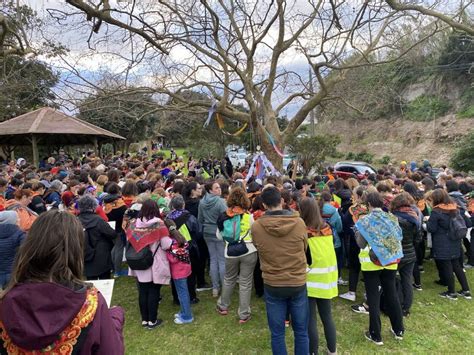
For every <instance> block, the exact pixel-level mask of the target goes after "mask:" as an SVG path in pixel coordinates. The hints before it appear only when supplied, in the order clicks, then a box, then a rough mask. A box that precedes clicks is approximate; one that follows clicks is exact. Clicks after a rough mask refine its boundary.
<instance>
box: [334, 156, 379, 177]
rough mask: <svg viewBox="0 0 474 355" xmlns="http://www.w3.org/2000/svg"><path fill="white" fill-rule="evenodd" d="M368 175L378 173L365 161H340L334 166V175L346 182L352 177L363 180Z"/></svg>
mask: <svg viewBox="0 0 474 355" xmlns="http://www.w3.org/2000/svg"><path fill="white" fill-rule="evenodd" d="M366 173H368V174H376V171H375V169H374V168H373V167H372V166H370V165H369V164H367V163H365V162H363V161H340V162H338V163H336V165H334V174H335V175H336V176H337V177H338V178H342V179H344V180H347V179H349V178H351V177H352V178H356V179H357V180H363V179H365V178H366V176H367V174H366Z"/></svg>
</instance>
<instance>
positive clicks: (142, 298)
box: [126, 199, 172, 329]
mask: <svg viewBox="0 0 474 355" xmlns="http://www.w3.org/2000/svg"><path fill="white" fill-rule="evenodd" d="M160 215H161V214H160V209H159V208H158V205H157V204H156V202H155V201H153V200H151V199H148V200H146V201H144V202H143V205H142V208H141V209H140V212H139V213H138V217H137V219H135V220H132V221H130V226H129V228H127V231H126V233H127V241H128V243H129V244H130V245H129V246H127V248H129V247H131V248H134V249H135V251H136V252H140V251H141V250H142V249H143V248H150V251H151V252H152V254H153V255H154V257H153V264H152V266H150V267H149V268H148V269H146V270H132V269H129V276H135V277H136V278H137V283H138V304H139V307H140V314H141V317H142V326H143V327H145V328H148V329H153V328H156V327H157V326H159V325H161V324H162V323H163V321H162V320H161V319H158V304H159V300H160V291H161V286H162V285H169V283H170V279H171V274H170V266H169V262H168V259H167V256H166V250H168V249H169V248H170V247H171V243H172V240H171V239H170V238H169V236H168V229H167V228H166V226H165V224H164V222H163V221H162V220H161V219H160Z"/></svg>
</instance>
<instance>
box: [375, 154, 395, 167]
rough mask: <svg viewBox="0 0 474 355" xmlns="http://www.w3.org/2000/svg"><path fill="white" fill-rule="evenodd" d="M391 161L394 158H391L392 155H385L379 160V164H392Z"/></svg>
mask: <svg viewBox="0 0 474 355" xmlns="http://www.w3.org/2000/svg"><path fill="white" fill-rule="evenodd" d="M391 160H392V158H391V157H390V155H384V156H383V157H382V158H380V159H379V161H378V162H379V163H380V164H382V165H387V164H389V163H390V161H391Z"/></svg>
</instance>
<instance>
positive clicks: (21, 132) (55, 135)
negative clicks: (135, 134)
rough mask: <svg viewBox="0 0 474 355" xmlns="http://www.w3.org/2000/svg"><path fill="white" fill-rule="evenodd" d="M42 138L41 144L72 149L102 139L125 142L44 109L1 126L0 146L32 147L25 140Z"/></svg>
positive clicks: (51, 109) (96, 128)
mask: <svg viewBox="0 0 474 355" xmlns="http://www.w3.org/2000/svg"><path fill="white" fill-rule="evenodd" d="M31 135H36V136H42V137H43V138H46V140H45V141H43V142H41V143H45V144H57V145H71V144H84V143H88V142H90V139H91V138H92V137H97V138H99V139H102V140H104V139H125V138H124V137H122V136H119V135H118V134H115V133H113V132H110V131H108V130H106V129H103V128H100V127H97V126H95V125H93V124H91V123H88V122H85V121H82V120H80V119H78V118H76V117H72V116H69V115H66V114H65V113H63V112H60V111H57V110H55V109H53V108H51V107H43V108H40V109H38V110H35V111H31V112H28V113H25V114H23V115H20V116H18V117H15V118H12V119H10V120H8V121H5V122H2V123H0V144H11V145H29V144H30V143H29V141H28V140H27V139H25V136H31Z"/></svg>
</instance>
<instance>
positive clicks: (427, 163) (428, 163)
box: [423, 159, 430, 167]
mask: <svg viewBox="0 0 474 355" xmlns="http://www.w3.org/2000/svg"><path fill="white" fill-rule="evenodd" d="M428 165H430V162H429V160H427V159H425V160H423V166H425V167H426V166H428Z"/></svg>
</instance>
